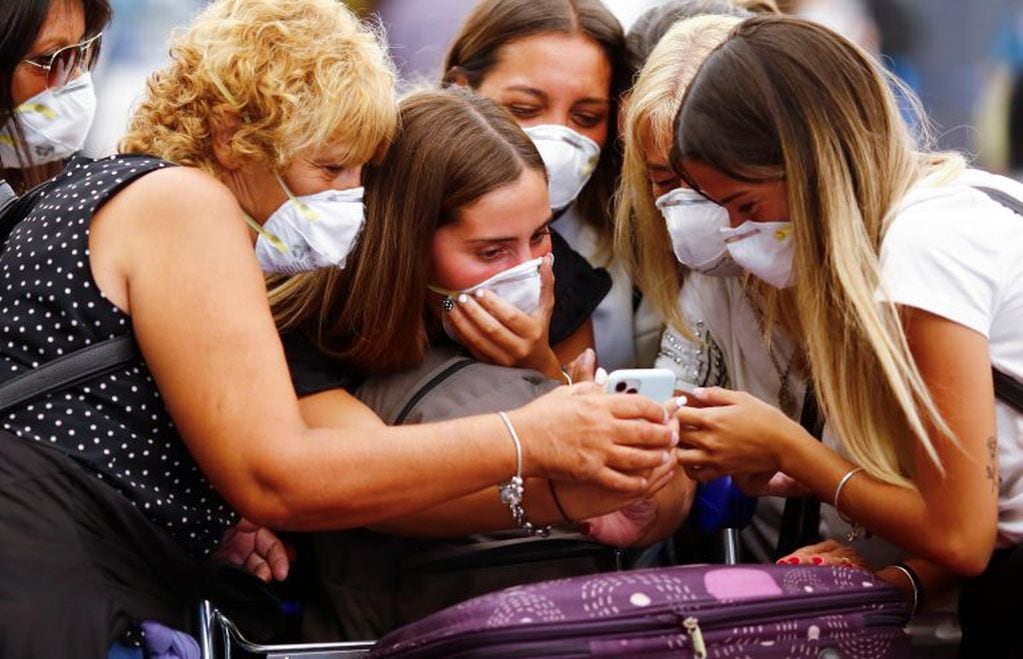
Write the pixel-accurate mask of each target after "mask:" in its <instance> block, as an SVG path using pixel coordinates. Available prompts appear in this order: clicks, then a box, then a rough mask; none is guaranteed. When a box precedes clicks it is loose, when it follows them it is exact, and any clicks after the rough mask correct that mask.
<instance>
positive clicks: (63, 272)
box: [0, 156, 235, 556]
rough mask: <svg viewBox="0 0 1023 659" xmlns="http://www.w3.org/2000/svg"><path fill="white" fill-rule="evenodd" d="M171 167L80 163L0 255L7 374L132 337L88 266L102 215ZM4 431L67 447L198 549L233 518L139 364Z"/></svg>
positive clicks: (119, 161)
mask: <svg viewBox="0 0 1023 659" xmlns="http://www.w3.org/2000/svg"><path fill="white" fill-rule="evenodd" d="M167 166H169V163H166V162H164V161H161V160H157V159H155V158H148V157H145V156H116V157H113V158H106V159H103V160H97V161H92V160H89V159H86V158H75V159H74V160H72V161H71V162H70V163H69V164H68V167H67V168H66V169H65V170H64V172H62V173H61V174H60V175H59V177H58V179H56V182H55V183H54V184H53V185H52V187H50V188H49V189H48V190H47V191H46V193H44V195H43V196H42V197H41V199H40V200H39V202H38V203H37V204H36V206H35V208H34V209H33V210H32V211H31V212H30V213H29V214H28V215H27V217H26V218H25V219H24V220H23V221H22V222H20V223H19V224H18V225H17V226H16V227H15V228H14V230H13V231H12V232H11V235H10V237H9V238H8V240H7V242H6V245H5V247H4V251H3V254H2V255H0V327H2V329H0V371H2V374H0V378H6V377H10V376H13V375H16V374H18V373H21V372H23V371H25V370H27V369H31V368H34V367H36V366H38V365H40V364H45V363H47V362H49V361H51V360H53V359H56V358H58V357H60V356H62V355H64V354H67V353H69V352H72V351H74V350H76V349H79V348H82V347H85V346H88V345H91V344H93V343H94V342H97V341H102V340H104V339H109V338H113V337H116V336H123V335H127V334H130V333H131V319H130V318H129V317H128V316H127V315H126V314H124V313H123V312H122V311H121V310H120V309H118V308H117V307H116V306H114V305H113V304H112V303H111V302H110V301H109V300H107V299H106V298H105V297H104V296H103V294H102V293H101V292H100V290H99V288H98V286H97V285H96V283H95V280H94V279H93V275H92V270H91V266H90V263H89V227H90V222H91V221H92V218H93V216H94V214H95V213H96V211H97V210H98V209H99V208H100V207H101V206H102V205H103V204H104V203H105V202H106V201H107V200H109V199H110V198H111V197H113V196H114V195H115V194H117V192H118V191H120V190H121V189H122V188H124V187H125V186H126V185H128V184H129V183H131V182H132V181H135V180H136V179H138V178H140V177H142V176H144V175H145V174H148V173H150V172H153V171H155V170H157V169H161V168H163V167H167ZM3 428H4V429H5V430H7V431H9V432H11V433H13V434H14V435H17V436H18V437H20V438H22V441H33V442H38V443H40V444H43V445H45V446H49V447H54V448H57V449H59V450H60V451H61V452H62V453H64V454H65V455H67V456H69V457H70V458H72V459H73V460H74V461H75V462H76V463H77V464H78V465H79V466H80V467H81V468H82V469H83V472H87V473H89V474H92V475H93V476H94V477H97V478H98V479H100V480H102V482H103V483H105V484H106V485H107V486H110V487H112V488H115V489H117V490H118V491H120V492H121V493H122V494H123V495H124V496H126V497H127V499H128V500H129V501H130V502H131V503H132V504H134V505H135V506H136V507H137V508H138V509H139V510H140V511H141V512H142V514H143V515H145V516H146V517H147V518H149V519H150V520H151V521H153V522H155V523H156V524H158V525H159V526H160V527H161V528H163V529H165V530H166V531H167V532H168V533H169V534H170V535H171V536H172V537H173V538H174V539H175V540H176V541H177V542H179V543H180V544H181V545H182V546H183V547H184V548H185V549H186V550H187V551H189V552H190V553H192V554H193V555H196V556H199V555H203V554H206V553H208V552H210V551H211V550H212V549H213V548H214V547H215V546H216V545H217V543H218V542H219V540H220V538H221V536H222V535H223V532H224V531H225V530H226V529H227V528H228V527H229V526H230V525H231V524H232V523H233V522H234V520H235V515H234V513H233V512H232V511H231V510H230V509H229V508H228V506H227V504H226V503H225V502H224V501H223V499H222V498H221V497H220V496H219V495H218V494H217V493H216V492H215V491H214V490H213V487H212V486H211V485H210V483H209V482H208V481H207V480H206V479H205V477H203V475H202V474H201V473H200V471H199V468H198V466H197V465H196V463H195V460H194V459H193V458H192V456H191V455H190V454H189V452H188V450H187V449H186V447H185V445H184V443H183V442H182V441H181V439H180V437H179V436H178V433H177V431H176V429H175V427H174V423H173V421H172V420H171V418H170V415H169V414H168V413H167V410H166V409H165V408H164V405H163V401H162V399H161V398H160V393H159V391H157V387H156V383H155V382H154V381H153V378H152V376H151V374H150V372H149V369H148V368H147V366H146V364H145V362H143V361H142V360H141V359H139V360H138V361H137V362H136V363H135V364H130V365H128V366H126V367H124V368H123V369H121V370H119V371H117V372H114V373H111V374H110V375H106V376H103V377H101V378H97V379H96V380H95V381H93V382H89V383H87V384H84V385H77V386H74V387H71V388H69V389H66V390H64V391H62V392H61V393H59V394H51V395H48V396H45V397H42V398H40V399H38V400H36V401H33V402H32V403H30V404H27V405H25V406H23V407H21V408H18V409H16V410H14V411H12V412H10V413H8V414H7V415H6V416H5V417H4V418H3Z"/></svg>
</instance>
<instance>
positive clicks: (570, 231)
mask: <svg viewBox="0 0 1023 659" xmlns="http://www.w3.org/2000/svg"><path fill="white" fill-rule="evenodd" d="M553 227H554V230H555V231H557V232H558V233H559V234H561V237H562V238H564V239H565V241H566V242H567V243H568V244H569V245H570V246H571V247H572V249H574V250H575V251H577V252H579V253H580V254H581V255H582V256H583V258H585V259H586V260H587V261H589V262H590V265H592V266H594V267H596V268H605V269H606V270H607V271H608V272H609V273H610V274H611V282H612V284H611V290H610V291H608V294H607V296H606V297H605V298H604V299H603V300H602V301H601V303H600V304H599V305H598V306H597V309H596V310H595V311H594V312H593V316H592V318H593V337H594V342H595V343H596V346H595V347H596V350H597V361H598V363H599V364H600V366H602V367H604V368H605V369H607V370H608V371H613V370H615V369H617V368H638V367H647V366H650V364H652V363H653V360H654V355H655V354H656V352H657V339H658V338H659V337H660V335H661V323H660V320H659V319H658V318H657V314H655V313H653V311H652V309H651V308H650V305H649V304H647V303H646V302H641V303H640V305H639V308H638V309H636V310H635V311H634V310H633V286H632V279H631V278H630V277H629V275H628V273H626V272H625V268H624V267H623V266H622V264H621V263H620V262H619V261H617V260H614V261H612V262H611V263H610V265H609V264H607V263H605V262H602V261H601V259H600V258H599V257H600V254H599V252H600V249H599V241H598V239H597V232H596V230H595V229H594V228H593V227H592V226H590V225H589V224H587V223H586V222H584V221H583V220H582V218H581V217H580V216H579V214H578V213H577V212H576V207H575V204H573V205H572V206H571V207H569V209H568V210H567V211H565V213H564V214H563V215H562V216H561V217H559V218H558V219H557V220H556V221H555V222H554V224H553Z"/></svg>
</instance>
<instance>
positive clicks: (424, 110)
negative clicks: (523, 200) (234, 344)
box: [271, 87, 547, 373]
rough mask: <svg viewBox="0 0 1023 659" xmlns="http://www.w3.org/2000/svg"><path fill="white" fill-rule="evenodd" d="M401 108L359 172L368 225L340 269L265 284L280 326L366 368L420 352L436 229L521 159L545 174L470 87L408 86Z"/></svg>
mask: <svg viewBox="0 0 1023 659" xmlns="http://www.w3.org/2000/svg"><path fill="white" fill-rule="evenodd" d="M400 109H401V124H402V128H401V132H400V133H399V135H398V137H397V139H396V140H395V142H394V144H393V145H392V146H391V148H390V149H389V150H388V152H387V155H386V156H385V157H384V159H383V160H382V161H381V162H380V163H379V164H376V165H372V166H369V167H367V168H366V170H365V172H364V184H365V186H366V226H365V228H364V229H363V233H362V236H361V237H360V239H359V243H358V245H357V246H356V248H355V250H354V251H353V253H352V254H350V255H349V257H348V263H347V265H346V267H345V269H344V270H338V269H336V268H331V269H324V270H317V271H314V272H310V273H305V274H302V275H297V276H294V277H291V278H288V279H284V280H280V281H279V282H278V284H279V285H278V286H277V288H275V290H274V291H273V292H272V293H271V304H272V306H273V309H274V316H275V319H276V320H277V324H278V326H279V327H283V328H285V329H292V330H296V331H300V332H302V333H303V334H305V335H306V336H307V337H309V338H310V339H311V340H312V342H313V343H314V344H315V345H316V346H317V347H318V348H319V349H320V351H321V352H322V353H323V354H325V355H329V356H330V357H332V358H334V359H335V360H337V361H339V362H343V363H345V364H347V365H349V366H355V367H357V368H359V369H362V370H364V371H369V372H374V373H382V372H393V371H401V370H404V369H408V368H411V367H412V366H415V365H416V364H418V363H419V362H420V361H421V360H422V358H423V355H424V353H425V351H426V347H427V343H428V337H427V330H426V324H425V319H424V311H425V306H426V300H427V298H426V295H427V289H426V284H427V283H428V282H427V280H428V277H429V267H430V244H431V242H432V240H433V236H434V234H435V233H436V231H437V229H438V228H439V227H441V226H443V225H445V224H447V223H450V222H455V221H457V220H458V214H459V212H460V210H461V209H462V208H464V207H466V206H468V205H470V204H472V203H473V202H474V201H476V200H478V199H479V198H480V197H482V196H484V195H486V194H487V193H489V192H492V191H494V190H497V189H498V188H501V187H504V186H506V185H509V184H511V183H514V182H515V181H517V180H518V179H519V177H520V176H521V175H522V172H523V171H524V170H526V169H532V170H534V171H537V172H540V174H541V175H542V176H544V178H545V179H546V176H547V172H546V169H544V164H543V160H542V159H541V158H540V154H539V152H537V150H536V147H535V146H534V145H533V142H532V141H531V140H530V139H529V136H528V135H526V134H525V132H523V130H522V129H521V128H520V127H519V126H518V124H516V123H515V121H514V120H513V119H512V118H511V116H510V115H509V114H507V113H506V112H505V111H504V110H502V109H501V108H500V107H498V106H497V105H496V104H495V103H493V102H492V101H490V100H489V99H486V98H484V97H482V96H480V95H478V94H476V93H474V92H472V91H471V90H467V89H462V88H457V87H452V88H449V89H444V90H424V91H418V92H414V93H412V94H410V95H409V96H407V97H406V98H405V99H404V100H403V101H402V102H401V104H400Z"/></svg>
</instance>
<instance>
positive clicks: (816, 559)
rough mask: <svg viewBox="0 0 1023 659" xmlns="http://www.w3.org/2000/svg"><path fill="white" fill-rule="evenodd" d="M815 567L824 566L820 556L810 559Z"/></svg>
mask: <svg viewBox="0 0 1023 659" xmlns="http://www.w3.org/2000/svg"><path fill="white" fill-rule="evenodd" d="M810 560H811V561H812V562H813V564H814V565H824V559H823V558H821V557H820V556H814V557H813V558H811V559H810Z"/></svg>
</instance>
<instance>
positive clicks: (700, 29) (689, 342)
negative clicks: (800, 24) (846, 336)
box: [616, 2, 894, 561]
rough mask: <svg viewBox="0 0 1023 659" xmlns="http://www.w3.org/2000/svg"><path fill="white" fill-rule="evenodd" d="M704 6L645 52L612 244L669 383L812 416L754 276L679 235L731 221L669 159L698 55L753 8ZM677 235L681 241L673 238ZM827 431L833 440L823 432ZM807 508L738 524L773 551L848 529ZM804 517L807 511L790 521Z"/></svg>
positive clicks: (768, 512) (881, 555)
mask: <svg viewBox="0 0 1023 659" xmlns="http://www.w3.org/2000/svg"><path fill="white" fill-rule="evenodd" d="M674 4H675V5H676V6H689V5H695V6H697V7H699V6H702V5H701V3H699V2H693V3H685V2H676V3H674ZM690 9H691V7H690ZM711 10H713V12H714V13H711V14H709V15H698V16H696V17H692V18H689V19H687V20H682V21H679V22H677V23H675V25H674V26H672V27H671V28H670V29H669V30H668V31H667V33H666V34H665V35H664V36H663V37H662V38H661V40H660V42H659V43H658V44H657V46H656V48H654V49H653V51H652V52H651V53H650V56H649V59H648V60H647V62H646V65H645V66H644V67H643V69H642V71H641V72H640V75H639V77H638V78H637V80H636V84H635V85H634V86H633V89H632V94H631V100H630V102H629V106H628V108H629V109H628V111H627V113H626V115H625V117H624V127H625V132H624V143H625V154H624V166H623V179H622V184H621V186H620V188H619V191H618V208H617V213H618V216H617V219H616V230H617V235H616V239H617V246H618V252H619V254H620V255H621V258H622V260H623V262H624V263H625V264H626V265H627V267H628V269H629V272H630V273H631V274H632V277H633V279H634V281H636V283H637V285H638V286H639V287H640V290H641V291H642V292H643V295H644V298H645V299H646V300H648V301H649V303H650V305H651V306H652V307H653V308H654V310H655V311H656V312H657V314H658V315H659V316H660V317H661V318H663V319H664V323H665V325H666V328H665V331H664V334H663V336H662V339H661V345H660V350H659V353H658V356H657V361H656V366H658V367H660V368H666V369H669V370H671V371H673V372H675V374H676V378H677V381H676V384H677V389H680V390H687V391H688V390H691V389H692V388H694V387H701V386H702V387H706V386H714V385H719V386H724V387H729V388H732V389H736V390H739V391H745V392H748V393H751V394H752V395H754V396H756V397H758V398H759V399H761V400H763V401H766V402H768V403H770V404H772V405H775V406H777V407H778V408H779V409H780V410H782V411H783V412H784V413H785V414H786V416H788V417H789V418H791V419H793V420H802V419H803V418H804V416H805V417H806V419H807V421H806V422H807V423H808V425H810V424H812V421H811V416H809V413H810V412H811V411H812V410H813V409H815V408H814V407H813V402H812V401H811V402H810V404H809V405H805V402H806V401H807V399H808V393H809V392H808V391H807V387H806V382H805V368H804V367H803V360H802V357H801V351H800V350H799V349H798V347H797V345H796V344H795V343H794V342H793V341H792V340H791V339H790V338H789V337H788V336H787V334H786V333H785V332H784V331H782V330H780V329H779V330H776V331H773V332H771V333H770V335H765V334H764V331H763V329H764V325H765V323H764V321H763V319H762V317H761V314H760V311H759V304H758V302H757V300H758V296H759V293H758V291H757V289H758V285H757V283H756V280H747V279H745V278H743V277H742V276H741V274H742V273H741V270H740V269H739V268H737V267H735V265H734V263H733V262H731V261H730V260H728V259H726V258H723V255H722V254H720V253H717V254H715V253H711V254H709V255H708V256H707V257H703V256H700V255H699V254H697V255H693V254H691V253H689V252H687V251H686V250H685V244H684V243H683V241H684V240H690V241H691V240H693V238H692V237H691V236H689V235H688V225H687V223H686V219H687V217H690V216H694V215H696V216H700V215H703V214H706V213H712V214H716V215H717V216H718V219H719V222H722V223H723V224H727V217H726V215H725V213H724V210H723V209H720V208H718V207H715V205H714V204H712V203H711V202H709V201H707V200H706V199H704V198H703V197H702V196H700V195H699V194H698V193H697V192H694V191H693V190H691V189H690V188H689V187H688V186H687V185H686V184H685V183H684V182H682V181H681V180H680V179H679V177H678V174H676V173H675V172H674V171H673V170H672V167H671V164H670V162H669V154H670V151H671V144H672V132H673V131H672V126H673V122H674V118H675V114H676V113H677V112H678V109H679V107H680V105H681V103H682V96H683V94H684V93H685V90H686V89H687V87H688V85H689V83H690V82H691V81H692V79H693V77H694V76H695V75H696V72H697V70H698V69H699V67H700V65H701V64H702V62H703V61H704V59H706V57H707V56H708V55H709V54H710V53H711V52H712V51H713V50H714V49H715V48H716V47H718V46H719V45H720V44H721V43H722V42H724V41H725V39H727V38H728V35H729V33H730V32H731V30H732V29H734V28H735V27H736V26H737V25H738V24H739V23H740V22H741V21H742V20H744V19H745V18H749V17H750V16H751V14H750V13H749V12H747V11H745V10H743V9H741V8H739V7H737V6H735V5H732V4H730V3H727V2H720V3H713V5H712V6H711ZM676 244H677V245H678V247H679V249H673V246H675V245H676ZM718 252H724V249H723V248H720V249H719V250H718ZM810 397H811V398H812V396H810ZM804 408H806V409H805V411H804ZM824 437H825V438H826V439H827V440H828V441H831V440H832V438H831V436H830V433H827V432H826V433H825V434H824ZM778 494H779V495H782V494H784V492H778ZM806 507H807V504H805V503H803V502H801V501H791V502H788V501H786V500H785V499H783V498H781V496H778V497H774V496H762V497H761V500H760V502H759V505H758V506H757V514H756V516H755V517H754V519H753V521H752V523H751V524H750V526H749V527H748V528H747V529H745V530H744V531H743V534H742V535H743V542H744V548H745V549H746V550H747V551H748V552H749V558H751V559H755V560H758V561H773V560H775V559H778V558H779V557H785V556H787V555H788V554H789V552H791V551H793V550H795V549H797V548H799V547H802V546H803V545H806V544H811V543H813V542H816V541H817V540H818V539H819V538H820V537H829V536H833V535H836V534H841V533H843V532H844V530H845V529H847V525H845V524H844V523H843V522H842V521H841V520H839V519H838V518H837V517H836V516H833V515H830V514H829V512H828V511H827V510H824V511H822V514H823V517H822V518H821V521H820V522H818V521H817V520H816V519H815V518H816V516H817V515H816V513H815V512H814V508H813V507H809V510H807V513H805V514H804V513H801V512H800V510H802V509H803V508H806ZM800 519H805V520H806V521H805V522H799V523H797V521H798V520H800ZM786 520H787V521H786ZM857 548H858V549H859V550H860V551H861V552H863V553H866V554H869V555H870V557H871V558H872V559H875V560H879V561H880V560H892V559H893V558H894V556H890V554H893V553H894V552H892V551H891V548H890V547H886V546H883V543H879V542H878V541H876V540H874V541H869V542H867V541H864V542H861V543H858V547H857Z"/></svg>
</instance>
